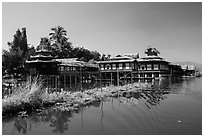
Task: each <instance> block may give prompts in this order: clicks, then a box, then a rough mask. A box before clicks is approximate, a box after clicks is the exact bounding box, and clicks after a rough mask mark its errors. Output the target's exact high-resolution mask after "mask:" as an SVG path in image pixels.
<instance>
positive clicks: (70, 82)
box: [69, 75, 72, 88]
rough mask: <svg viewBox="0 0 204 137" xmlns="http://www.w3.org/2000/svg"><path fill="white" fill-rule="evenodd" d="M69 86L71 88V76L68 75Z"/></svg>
mask: <svg viewBox="0 0 204 137" xmlns="http://www.w3.org/2000/svg"><path fill="white" fill-rule="evenodd" d="M69 87H70V88H71V87H72V76H71V75H69Z"/></svg>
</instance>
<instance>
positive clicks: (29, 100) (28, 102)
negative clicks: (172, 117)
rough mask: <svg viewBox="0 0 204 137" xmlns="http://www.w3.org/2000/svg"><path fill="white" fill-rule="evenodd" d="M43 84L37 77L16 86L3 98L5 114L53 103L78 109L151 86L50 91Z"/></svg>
mask: <svg viewBox="0 0 204 137" xmlns="http://www.w3.org/2000/svg"><path fill="white" fill-rule="evenodd" d="M42 85H43V80H41V79H40V78H38V77H36V78H34V79H33V80H29V79H28V80H27V81H26V82H24V83H22V84H21V85H20V86H18V87H16V88H15V90H14V92H13V93H12V94H11V95H10V96H6V97H4V98H3V100H2V106H3V107H2V110H3V115H8V114H16V113H18V112H20V111H26V112H32V111H34V110H35V109H38V108H43V107H46V106H53V105H54V108H56V109H60V110H62V111H72V110H78V109H79V108H80V107H82V106H86V105H89V104H92V103H94V102H96V101H101V100H103V99H104V98H106V97H118V96H121V95H122V94H123V93H124V92H132V91H134V92H138V91H139V90H141V89H146V88H149V87H150V86H149V85H148V84H145V83H133V84H128V85H124V86H108V87H102V88H94V89H88V90H84V91H76V92H71V91H66V90H60V92H58V91H54V92H49V91H48V90H47V88H43V86H42Z"/></svg>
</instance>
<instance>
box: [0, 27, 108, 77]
mask: <svg viewBox="0 0 204 137" xmlns="http://www.w3.org/2000/svg"><path fill="white" fill-rule="evenodd" d="M8 46H9V50H8V51H7V50H3V53H2V73H3V76H5V75H6V74H8V75H13V76H14V78H17V77H21V76H22V75H23V76H25V75H26V70H25V67H24V66H25V61H26V60H29V59H30V56H31V55H36V50H38V49H41V48H42V47H41V46H44V47H43V48H47V49H49V50H50V51H52V53H51V54H52V56H53V57H54V58H78V59H79V60H80V61H85V62H89V61H99V60H107V59H108V58H109V57H110V55H107V56H106V55H105V54H103V55H101V54H100V53H99V52H97V51H90V50H88V49H86V48H84V47H74V46H72V43H71V42H70V41H69V38H68V37H67V31H66V30H65V29H64V28H63V27H61V26H57V27H54V28H51V32H50V33H49V37H44V38H41V40H40V44H39V45H38V46H37V47H36V48H35V47H34V46H30V45H29V44H28V43H27V35H26V28H22V29H21V30H19V29H18V30H17V31H16V33H15V34H14V38H13V41H12V42H8Z"/></svg>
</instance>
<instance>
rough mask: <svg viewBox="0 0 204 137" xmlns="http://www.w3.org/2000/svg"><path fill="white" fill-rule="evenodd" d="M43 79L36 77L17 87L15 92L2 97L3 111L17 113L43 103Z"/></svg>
mask: <svg viewBox="0 0 204 137" xmlns="http://www.w3.org/2000/svg"><path fill="white" fill-rule="evenodd" d="M41 95H42V80H40V79H39V78H38V77H35V78H34V79H33V80H27V81H26V82H24V83H21V85H19V86H18V87H15V88H14V90H13V93H12V94H11V95H9V96H5V97H4V98H3V99H2V111H3V114H4V113H15V112H17V111H21V110H25V109H28V108H29V109H33V108H35V107H36V106H40V105H41V104H42V98H41Z"/></svg>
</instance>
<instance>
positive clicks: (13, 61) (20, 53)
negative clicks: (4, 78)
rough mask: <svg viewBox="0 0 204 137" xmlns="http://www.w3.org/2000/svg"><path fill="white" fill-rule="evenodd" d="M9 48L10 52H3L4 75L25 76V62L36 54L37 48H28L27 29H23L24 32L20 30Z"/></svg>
mask: <svg viewBox="0 0 204 137" xmlns="http://www.w3.org/2000/svg"><path fill="white" fill-rule="evenodd" d="M8 46H9V51H6V50H3V53H2V68H3V75H4V74H13V75H14V77H17V76H18V75H19V74H21V75H22V74H25V69H24V64H25V60H26V59H28V58H29V57H30V55H34V54H35V48H34V47H31V48H30V47H28V44H27V36H26V28H22V32H21V31H20V30H19V29H18V30H17V31H16V34H15V35H14V38H13V41H12V42H8Z"/></svg>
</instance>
